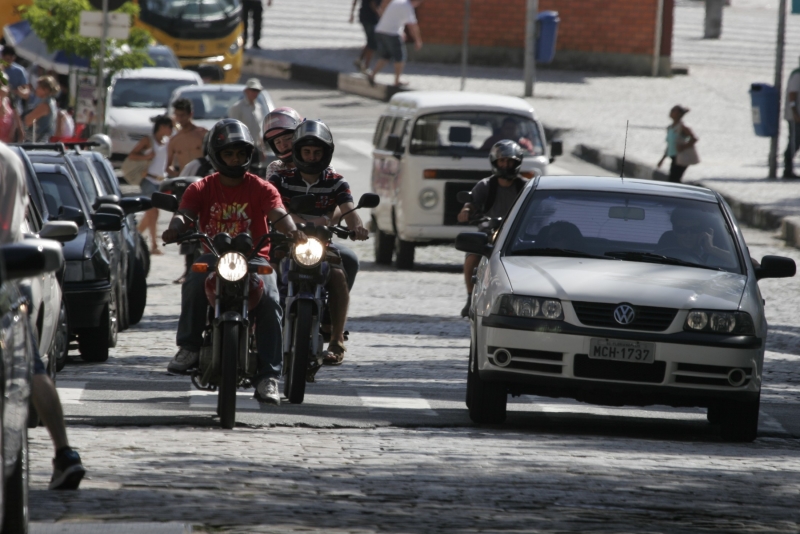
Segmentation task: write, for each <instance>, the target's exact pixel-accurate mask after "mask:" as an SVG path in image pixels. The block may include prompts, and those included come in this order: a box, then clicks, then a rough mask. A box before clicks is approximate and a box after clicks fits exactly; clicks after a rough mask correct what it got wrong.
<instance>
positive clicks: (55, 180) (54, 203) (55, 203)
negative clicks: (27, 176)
mask: <svg viewBox="0 0 800 534" xmlns="http://www.w3.org/2000/svg"><path fill="white" fill-rule="evenodd" d="M36 177H37V178H39V183H40V184H41V185H42V191H43V192H44V201H45V204H47V211H49V212H50V213H54V214H55V213H58V208H59V207H61V206H71V207H73V208H78V209H79V210H83V206H81V203H80V202H79V201H78V197H77V196H75V190H74V189H73V188H72V184H70V183H69V178H68V177H67V176H64V175H63V174H59V173H52V172H40V173H37V174H36Z"/></svg>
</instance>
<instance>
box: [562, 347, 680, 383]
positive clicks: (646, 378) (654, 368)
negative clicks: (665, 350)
mask: <svg viewBox="0 0 800 534" xmlns="http://www.w3.org/2000/svg"><path fill="white" fill-rule="evenodd" d="M666 368H667V362H663V361H655V362H653V363H629V362H615V361H609V360H593V359H592V358H589V355H588V354H576V355H575V359H574V360H573V367H572V370H573V373H574V374H575V376H577V377H580V378H599V379H602V380H616V381H619V382H646V383H649V384H660V383H661V382H663V381H664V371H665V370H666Z"/></svg>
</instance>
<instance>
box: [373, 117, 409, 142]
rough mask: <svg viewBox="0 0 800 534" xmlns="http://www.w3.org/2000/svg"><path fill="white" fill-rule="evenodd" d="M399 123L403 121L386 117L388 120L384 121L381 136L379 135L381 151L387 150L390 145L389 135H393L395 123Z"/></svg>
mask: <svg viewBox="0 0 800 534" xmlns="http://www.w3.org/2000/svg"><path fill="white" fill-rule="evenodd" d="M398 121H399V122H401V123H402V121H403V119H400V118H395V117H386V120H384V121H383V125H382V128H381V132H380V135H378V145H377V148H378V149H379V150H386V145H387V144H388V143H389V134H391V133H392V129H393V128H394V125H395V123H396V122H398Z"/></svg>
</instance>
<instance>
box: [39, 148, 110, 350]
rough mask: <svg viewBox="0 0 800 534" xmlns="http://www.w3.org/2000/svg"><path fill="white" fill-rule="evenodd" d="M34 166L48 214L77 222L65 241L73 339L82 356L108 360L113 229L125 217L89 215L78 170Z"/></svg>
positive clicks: (67, 299)
mask: <svg viewBox="0 0 800 534" xmlns="http://www.w3.org/2000/svg"><path fill="white" fill-rule="evenodd" d="M33 168H34V171H35V173H36V178H37V181H38V184H39V186H40V188H41V191H42V195H43V198H44V206H45V210H46V213H47V217H48V219H49V220H69V221H73V222H74V223H75V224H77V225H78V236H77V237H76V238H75V239H74V240H73V241H70V242H69V243H66V244H65V245H64V258H65V259H66V269H65V270H64V278H63V283H62V288H63V293H64V302H65V304H66V309H67V326H68V329H69V334H70V338H73V337H75V336H77V338H78V348H79V350H80V354H81V358H82V359H84V360H86V361H90V362H103V361H106V360H107V359H108V349H109V346H110V341H111V338H112V336H114V335H115V329H116V323H115V316H116V313H115V312H116V309H115V307H116V303H117V293H116V287H117V286H116V274H115V273H113V271H112V261H113V257H112V247H113V242H112V240H111V237H110V236H109V234H110V233H114V232H116V233H119V232H120V230H121V229H122V218H123V217H122V216H121V215H120V214H118V213H113V212H112V213H109V212H105V211H103V210H97V211H95V212H94V213H93V214H92V215H90V216H89V215H87V214H91V213H92V210H91V208H90V207H89V206H88V204H87V201H86V199H85V197H84V195H83V194H81V192H80V189H79V186H78V183H77V180H76V178H75V174H74V171H72V170H71V169H70V168H68V167H67V165H64V164H49V163H34V164H33ZM114 207H115V208H116V209H117V210H118V211H119V210H120V208H119V207H117V206H114Z"/></svg>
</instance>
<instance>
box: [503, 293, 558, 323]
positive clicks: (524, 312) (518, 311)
mask: <svg viewBox="0 0 800 534" xmlns="http://www.w3.org/2000/svg"><path fill="white" fill-rule="evenodd" d="M494 313H495V314H497V315H506V316H509V317H530V318H536V319H551V320H555V321H558V320H563V319H564V307H563V306H562V305H561V301H560V300H558V299H547V298H541V297H524V296H521V295H502V296H501V297H500V298H499V299H497V303H496V304H495V311H494Z"/></svg>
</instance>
